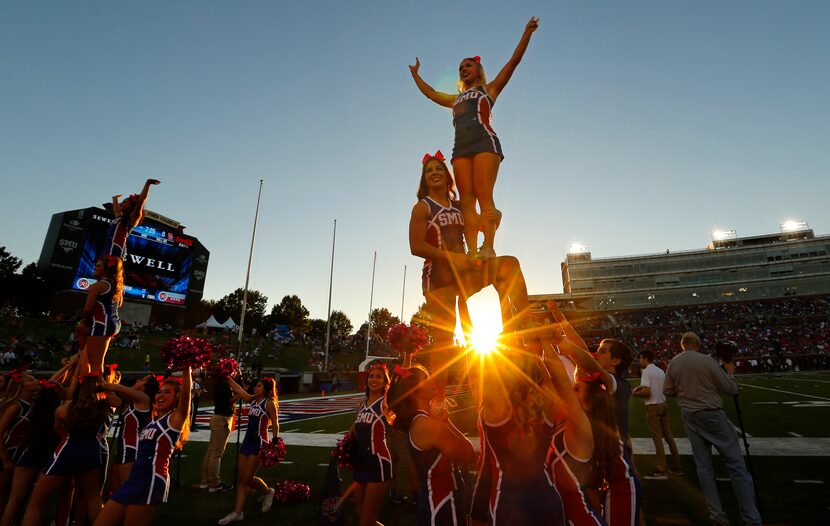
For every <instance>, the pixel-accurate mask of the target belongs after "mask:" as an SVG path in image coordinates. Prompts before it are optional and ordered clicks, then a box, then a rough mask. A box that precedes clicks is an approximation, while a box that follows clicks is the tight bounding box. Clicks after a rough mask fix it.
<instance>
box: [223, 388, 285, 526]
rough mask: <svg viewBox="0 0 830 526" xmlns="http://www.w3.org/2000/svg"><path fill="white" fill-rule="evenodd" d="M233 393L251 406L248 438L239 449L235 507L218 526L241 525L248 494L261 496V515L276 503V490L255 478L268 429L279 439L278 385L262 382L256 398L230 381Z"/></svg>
mask: <svg viewBox="0 0 830 526" xmlns="http://www.w3.org/2000/svg"><path fill="white" fill-rule="evenodd" d="M228 383H230V386H231V389H232V390H233V392H234V393H236V394H237V395H239V396H240V397H241V398H242V399H243V400H245V401H246V402H248V404H249V405H248V427H247V429H246V430H245V438H244V439H243V440H242V446H241V447H240V448H239V459H238V461H237V462H238V466H239V468H238V469H239V474H238V476H237V479H236V507H235V508H234V511H232V512H230V513H228V514H227V515H225V516H224V517H222V518H221V519H219V524H230V523H232V522H238V521H241V520H242V519H243V518H244V515H243V513H242V510H243V508H244V507H245V495H246V494H247V493H248V490H249V489H251V490H253V491H257V492H259V494H260V495H262V496H263V499H262V513H266V512H267V511H268V510H270V509H271V505H272V504H273V502H274V488H271V487H268V484H266V483H265V481H263V480H262V479H261V478H259V477H257V476H256V471H257V468H258V467H259V449H260V448H261V447H262V445H263V444H265V443H267V442H268V426H271V433H272V437H273V439H274V440H276V439H277V437H278V436H279V435H280V423H279V420H278V419H277V413H278V411H279V402H278V399H277V385H276V382H274V379H273V378H263V379H262V380H260V381H259V382H257V384H256V387H254V394H252V395H251V394H248V392H246V391H245V389H243V388H242V387H240V386H239V384H237V383H236V382H235V381H234V380H233V378H228Z"/></svg>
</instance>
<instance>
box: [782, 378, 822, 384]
mask: <svg viewBox="0 0 830 526" xmlns="http://www.w3.org/2000/svg"><path fill="white" fill-rule="evenodd" d="M776 380H789V381H790V382H804V383H809V382H818V383H820V384H830V380H816V379H815V378H809V377H805V378H776Z"/></svg>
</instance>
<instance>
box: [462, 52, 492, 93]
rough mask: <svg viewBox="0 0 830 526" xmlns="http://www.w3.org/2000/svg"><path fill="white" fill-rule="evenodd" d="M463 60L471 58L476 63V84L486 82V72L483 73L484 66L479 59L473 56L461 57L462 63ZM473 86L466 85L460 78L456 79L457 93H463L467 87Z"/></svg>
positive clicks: (482, 84) (484, 83) (481, 84)
mask: <svg viewBox="0 0 830 526" xmlns="http://www.w3.org/2000/svg"><path fill="white" fill-rule="evenodd" d="M465 60H471V61H473V62H475V63H476V66H477V68H476V70H477V71H478V84H476V86H484V85H486V84H487V74H486V73H484V66H482V65H481V61H480V60H476V59H474V58H473V57H467V58H463V59H461V63H462V64H463V63H464V61H465ZM472 87H473V86H468V85H466V84H465V83H464V81H462V80H461V79H460V78H459V79H458V93H464V92H465V91H467V90H468V89H470V88H472Z"/></svg>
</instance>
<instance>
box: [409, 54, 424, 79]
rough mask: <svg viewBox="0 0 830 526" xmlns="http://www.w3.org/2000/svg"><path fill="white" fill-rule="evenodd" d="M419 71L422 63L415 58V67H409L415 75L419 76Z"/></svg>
mask: <svg viewBox="0 0 830 526" xmlns="http://www.w3.org/2000/svg"><path fill="white" fill-rule="evenodd" d="M419 69H421V61H420V60H418V57H415V65H414V66H409V72H410V73H412V74H413V75H417V74H418V70H419Z"/></svg>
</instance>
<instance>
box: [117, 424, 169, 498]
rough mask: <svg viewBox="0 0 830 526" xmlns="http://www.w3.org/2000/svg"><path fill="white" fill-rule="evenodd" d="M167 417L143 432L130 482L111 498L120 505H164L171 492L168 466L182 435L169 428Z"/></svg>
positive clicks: (149, 425) (148, 426) (148, 425)
mask: <svg viewBox="0 0 830 526" xmlns="http://www.w3.org/2000/svg"><path fill="white" fill-rule="evenodd" d="M171 414H173V413H172V412H170V413H167V414H166V415H164V416H162V417H161V418H159V419H157V420H153V421H151V422H150V423H149V424H147V427H145V428H144V431H142V432H141V436H140V438H139V441H138V451H137V453H136V458H135V462H134V463H133V467H132V469H131V470H130V476H129V477H128V478H127V481H126V482H124V484H122V485H121V487H120V488H118V489H117V490H116V491H115V493H113V494H112V500H114V501H115V502H120V503H121V504H161V503H164V502H167V496H168V493H169V491H170V475H169V473H168V469H167V468H168V466H169V465H170V457H171V456H172V455H173V451H174V450H175V449H176V443H177V442H178V441H179V436H180V435H181V430H180V429H174V428H173V427H172V426H171V425H170V415H171Z"/></svg>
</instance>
